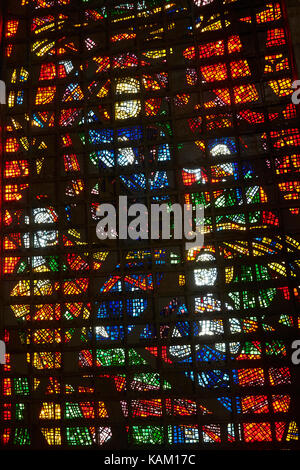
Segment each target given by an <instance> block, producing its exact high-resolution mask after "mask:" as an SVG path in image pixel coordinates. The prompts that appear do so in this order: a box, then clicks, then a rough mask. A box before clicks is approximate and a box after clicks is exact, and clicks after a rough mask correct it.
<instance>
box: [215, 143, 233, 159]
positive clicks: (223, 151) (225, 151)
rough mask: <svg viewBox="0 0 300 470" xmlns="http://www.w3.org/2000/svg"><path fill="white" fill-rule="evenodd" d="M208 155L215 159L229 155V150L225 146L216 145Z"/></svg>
mask: <svg viewBox="0 0 300 470" xmlns="http://www.w3.org/2000/svg"><path fill="white" fill-rule="evenodd" d="M210 153H211V154H212V156H213V157H217V156H218V155H230V150H229V148H228V147H227V145H225V144H217V145H215V146H214V147H213V148H212V149H211V151H210Z"/></svg>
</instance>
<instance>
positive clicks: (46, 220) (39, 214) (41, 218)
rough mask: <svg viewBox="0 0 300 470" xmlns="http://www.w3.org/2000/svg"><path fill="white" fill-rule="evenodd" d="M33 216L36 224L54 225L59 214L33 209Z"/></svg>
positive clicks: (49, 210) (40, 208) (43, 209)
mask: <svg viewBox="0 0 300 470" xmlns="http://www.w3.org/2000/svg"><path fill="white" fill-rule="evenodd" d="M32 214H33V222H34V223H35V224H53V223H54V222H55V221H56V220H57V214H56V213H55V211H54V210H53V209H52V210H51V209H47V208H44V207H39V208H36V209H32Z"/></svg>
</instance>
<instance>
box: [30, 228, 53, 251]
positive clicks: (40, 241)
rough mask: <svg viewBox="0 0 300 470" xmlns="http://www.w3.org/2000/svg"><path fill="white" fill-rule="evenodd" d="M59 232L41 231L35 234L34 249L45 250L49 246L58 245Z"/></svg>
mask: <svg viewBox="0 0 300 470" xmlns="http://www.w3.org/2000/svg"><path fill="white" fill-rule="evenodd" d="M57 242H58V232H57V230H39V231H37V232H35V233H34V234H33V246H34V248H45V247H47V246H54V245H57Z"/></svg>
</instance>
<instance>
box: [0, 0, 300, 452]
mask: <svg viewBox="0 0 300 470" xmlns="http://www.w3.org/2000/svg"><path fill="white" fill-rule="evenodd" d="M4 10H5V11H4V28H3V42H2V49H3V57H4V59H3V66H2V78H3V80H5V82H6V86H7V96H8V102H7V109H6V111H5V113H2V118H1V119H2V180H1V181H2V196H1V197H2V206H1V208H2V220H1V240H2V241H1V243H2V246H1V293H2V301H1V302H2V313H1V315H2V320H3V325H4V328H5V330H4V338H5V341H6V343H7V352H8V354H7V364H6V365H5V366H0V367H1V368H2V369H3V374H2V376H1V378H0V381H1V401H0V417H1V418H0V430H1V435H0V439H1V443H2V445H5V446H6V447H7V448H9V447H17V448H22V447H29V448H30V447H33V448H47V447H50V448H55V447H61V448H62V447H64V448H65V447H67V448H72V447H73V446H74V447H81V446H84V447H87V448H92V447H97V448H100V447H101V448H115V449H119V448H152V447H155V446H164V447H166V448H167V447H171V448H172V447H174V448H177V447H180V446H181V447H182V446H183V447H186V448H197V449H198V448H199V449H200V448H201V449H202V448H211V447H212V446H215V447H217V448H227V447H229V448H239V447H246V448H247V447H250V448H252V447H253V446H254V447H255V446H256V447H259V446H261V447H262V448H263V447H266V448H271V447H274V448H276V447H284V448H289V447H292V446H293V445H295V443H296V442H297V440H298V427H297V423H296V421H295V412H294V409H295V400H296V396H295V377H294V372H293V368H292V367H291V366H292V364H291V358H290V345H291V341H292V338H293V339H295V338H297V336H298V335H299V316H298V315H297V314H296V311H297V303H298V301H299V287H298V284H297V276H298V272H299V260H300V251H299V250H300V243H299V188H300V186H299V166H300V163H299V162H300V133H299V128H298V126H297V124H298V122H297V109H296V106H295V105H294V104H293V103H292V101H291V94H292V92H293V90H292V88H291V84H292V81H293V76H294V70H293V68H292V62H291V57H290V52H289V51H290V47H289V35H288V31H287V26H286V20H285V13H284V5H283V4H282V3H281V2H280V1H272V0H268V1H260V0H259V1H254V2H243V1H240V0H236V1H235V0H233V1H230V0H223V2H222V1H214V0H194V1H192V0H190V1H185V0H174V1H162V0H152V1H151V0H149V1H148V0H141V1H132V2H114V1H109V2H103V1H100V0H99V1H89V0H77V1H75V0H13V1H7V2H6V5H5V7H4ZM298 117H299V116H298ZM119 195H127V196H128V198H129V202H130V203H134V202H139V203H143V204H146V205H147V206H149V205H150V204H151V203H155V202H156V203H167V204H170V203H174V202H179V203H181V204H184V203H186V204H192V205H193V206H195V205H196V204H203V205H204V206H205V245H204V247H202V249H192V250H189V251H186V250H185V241H184V240H183V241H181V240H174V239H170V240H167V241H166V240H152V241H147V240H144V241H132V240H129V241H124V240H118V239H116V240H115V241H114V242H101V241H100V240H98V239H97V237H96V224H97V221H98V220H99V219H98V217H97V215H96V209H97V206H98V205H99V204H100V203H103V202H111V203H115V204H117V200H118V196H119ZM298 308H299V304H298ZM297 332H298V333H297ZM298 399H299V398H298Z"/></svg>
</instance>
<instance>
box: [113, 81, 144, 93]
mask: <svg viewBox="0 0 300 470" xmlns="http://www.w3.org/2000/svg"><path fill="white" fill-rule="evenodd" d="M139 91H140V83H139V81H138V80H137V79H136V78H131V77H130V78H120V79H119V80H117V85H116V94H117V95H123V94H124V93H139Z"/></svg>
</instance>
